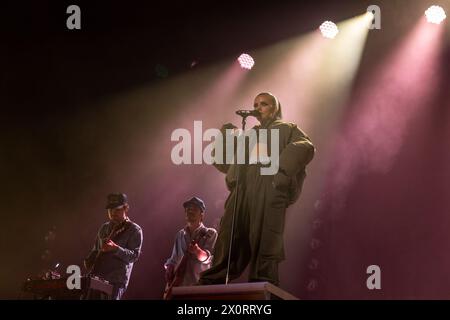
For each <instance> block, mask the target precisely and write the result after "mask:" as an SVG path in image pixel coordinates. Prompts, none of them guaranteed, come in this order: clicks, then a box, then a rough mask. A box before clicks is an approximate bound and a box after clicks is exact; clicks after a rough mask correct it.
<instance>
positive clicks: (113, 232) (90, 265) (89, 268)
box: [85, 219, 131, 276]
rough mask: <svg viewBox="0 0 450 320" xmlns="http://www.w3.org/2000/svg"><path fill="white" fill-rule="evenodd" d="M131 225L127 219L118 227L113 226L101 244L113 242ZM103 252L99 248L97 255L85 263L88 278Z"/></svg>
mask: <svg viewBox="0 0 450 320" xmlns="http://www.w3.org/2000/svg"><path fill="white" fill-rule="evenodd" d="M130 225H131V222H130V220H129V219H126V220H124V221H122V222H121V223H119V224H118V225H116V226H114V227H113V228H112V230H111V232H110V233H109V235H108V236H107V237H106V238H104V239H102V243H103V244H105V243H106V242H108V241H109V240H114V239H115V238H117V237H118V236H119V235H120V234H122V233H123V232H124V231H125V230H127V229H128V227H129V226H130ZM102 253H103V252H102V251H101V248H99V250H98V251H97V254H96V255H95V257H94V258H93V259H89V260H90V261H86V263H85V264H86V269H87V272H86V275H87V276H89V275H91V274H92V273H93V271H94V269H95V267H96V265H97V262H98V259H99V257H100V256H101V254H102Z"/></svg>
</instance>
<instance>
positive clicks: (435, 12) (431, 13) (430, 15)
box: [425, 6, 447, 24]
mask: <svg viewBox="0 0 450 320" xmlns="http://www.w3.org/2000/svg"><path fill="white" fill-rule="evenodd" d="M425 16H426V17H427V21H428V22H430V23H435V24H440V23H441V22H442V21H444V20H445V18H446V17H447V16H446V15H445V11H444V9H442V8H441V7H439V6H431V7H429V8H428V9H427V11H425Z"/></svg>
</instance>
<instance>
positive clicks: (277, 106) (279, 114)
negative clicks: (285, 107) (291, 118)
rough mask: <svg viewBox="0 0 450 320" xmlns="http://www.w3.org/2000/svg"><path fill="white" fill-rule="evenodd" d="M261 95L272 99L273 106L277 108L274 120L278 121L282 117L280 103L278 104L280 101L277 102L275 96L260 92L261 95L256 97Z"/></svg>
mask: <svg viewBox="0 0 450 320" xmlns="http://www.w3.org/2000/svg"><path fill="white" fill-rule="evenodd" d="M262 95H266V96H269V97H270V98H271V99H272V103H273V105H274V106H275V108H277V112H276V113H275V117H274V118H275V119H277V120H280V119H281V118H282V117H283V115H282V113H281V103H280V101H278V99H277V97H275V95H273V94H272V93H270V92H261V93H259V94H258V95H257V97H258V96H262Z"/></svg>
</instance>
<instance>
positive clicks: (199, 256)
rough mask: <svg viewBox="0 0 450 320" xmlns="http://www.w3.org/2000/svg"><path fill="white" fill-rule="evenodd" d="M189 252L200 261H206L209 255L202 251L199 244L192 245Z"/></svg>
mask: <svg viewBox="0 0 450 320" xmlns="http://www.w3.org/2000/svg"><path fill="white" fill-rule="evenodd" d="M188 252H189V253H191V254H193V255H194V256H195V257H197V260H198V261H206V259H208V254H207V253H206V251H204V250H202V249H201V248H200V247H199V246H198V244H197V243H191V244H190V245H189V247H188Z"/></svg>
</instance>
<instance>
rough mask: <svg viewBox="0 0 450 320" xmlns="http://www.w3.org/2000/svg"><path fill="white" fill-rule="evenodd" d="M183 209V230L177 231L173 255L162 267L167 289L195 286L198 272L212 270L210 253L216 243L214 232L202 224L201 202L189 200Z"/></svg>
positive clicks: (202, 206) (203, 204) (203, 207)
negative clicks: (164, 271) (184, 220)
mask: <svg viewBox="0 0 450 320" xmlns="http://www.w3.org/2000/svg"><path fill="white" fill-rule="evenodd" d="M183 207H184V212H185V214H186V226H185V227H184V228H183V229H181V230H180V231H178V233H177V235H176V238H175V243H174V246H173V249H172V255H171V256H170V258H169V259H168V260H167V262H166V263H165V264H164V268H165V269H166V282H167V284H168V287H170V286H171V285H172V286H190V285H194V284H196V283H197V282H198V279H199V277H200V272H202V271H205V270H206V269H208V268H209V267H210V266H211V261H212V254H211V253H212V252H213V248H214V244H215V243H216V239H217V231H216V230H215V229H213V228H207V227H205V225H204V224H203V218H204V215H205V211H206V207H205V203H204V202H203V200H201V199H200V198H198V197H192V198H191V199H189V200H187V201H186V202H184V203H183ZM183 257H184V258H183ZM180 262H182V263H181V264H182V265H180Z"/></svg>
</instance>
